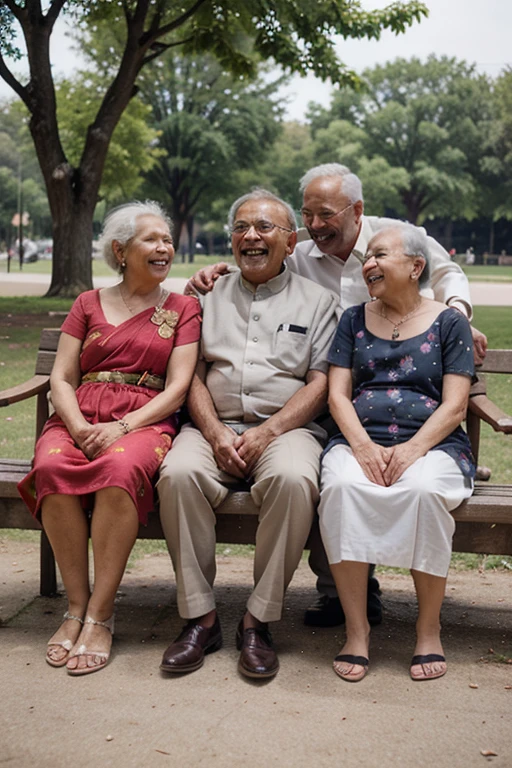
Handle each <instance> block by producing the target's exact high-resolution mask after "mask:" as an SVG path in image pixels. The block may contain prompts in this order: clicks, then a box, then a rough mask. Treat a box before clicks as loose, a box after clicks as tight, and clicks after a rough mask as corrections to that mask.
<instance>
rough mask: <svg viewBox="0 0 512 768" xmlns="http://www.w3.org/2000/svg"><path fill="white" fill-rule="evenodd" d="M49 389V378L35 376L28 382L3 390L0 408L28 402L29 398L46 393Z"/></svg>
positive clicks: (39, 375)
mask: <svg viewBox="0 0 512 768" xmlns="http://www.w3.org/2000/svg"><path fill="white" fill-rule="evenodd" d="M49 389H50V377H49V376H47V375H44V376H43V375H41V374H37V375H36V376H32V378H31V379H29V380H28V381H25V382H23V384H18V385H17V386H16V387H11V388H10V389H4V391H3V392H0V407H3V406H5V405H11V404H12V403H18V402H20V401H21V400H28V398H29V397H34V396H35V395H38V394H39V393H40V392H48V391H49Z"/></svg>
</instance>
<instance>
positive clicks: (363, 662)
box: [333, 653, 370, 683]
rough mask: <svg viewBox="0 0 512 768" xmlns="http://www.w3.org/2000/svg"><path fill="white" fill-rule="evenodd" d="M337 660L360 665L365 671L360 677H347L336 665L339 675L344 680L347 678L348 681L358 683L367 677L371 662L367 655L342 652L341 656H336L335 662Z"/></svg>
mask: <svg viewBox="0 0 512 768" xmlns="http://www.w3.org/2000/svg"><path fill="white" fill-rule="evenodd" d="M336 661H346V662H347V664H357V665H358V666H359V667H363V671H362V673H361V675H360V676H359V677H346V676H345V675H342V674H341V673H340V672H338V670H337V669H336V667H333V669H334V671H335V672H336V674H337V675H338V677H341V679H342V680H346V681H347V683H358V682H359V681H360V680H362V679H363V677H366V673H367V672H368V665H369V663H370V661H369V660H368V659H367V658H366V656H353V655H352V654H351V653H340V654H339V656H336V657H335V659H334V662H336Z"/></svg>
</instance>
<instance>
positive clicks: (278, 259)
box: [231, 200, 297, 285]
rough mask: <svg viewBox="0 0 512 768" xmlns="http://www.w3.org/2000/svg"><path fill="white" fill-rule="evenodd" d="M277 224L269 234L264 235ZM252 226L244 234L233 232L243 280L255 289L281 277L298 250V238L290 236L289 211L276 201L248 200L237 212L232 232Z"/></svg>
mask: <svg viewBox="0 0 512 768" xmlns="http://www.w3.org/2000/svg"><path fill="white" fill-rule="evenodd" d="M268 224H275V225H276V226H275V228H274V229H272V231H270V232H265V231H262V230H264V229H266V228H267V227H266V225H268ZM244 225H245V226H247V225H249V228H248V229H247V231H246V232H245V233H242V234H240V233H237V232H233V233H232V235H231V245H232V248H233V254H234V256H235V260H236V263H237V264H238V266H239V267H240V269H241V271H242V275H243V276H244V278H245V279H246V280H247V281H248V282H249V283H252V284H253V285H260V284H261V283H266V282H268V280H271V279H272V278H273V277H276V275H278V274H279V272H280V271H281V267H282V264H283V261H284V260H285V259H286V257H287V256H289V255H290V254H291V253H292V251H293V249H294V248H295V243H296V242H297V235H296V233H295V232H290V224H289V221H288V216H287V214H286V210H285V209H284V208H283V206H282V205H280V204H279V203H278V202H277V201H275V200H248V201H247V202H246V203H244V204H243V205H241V206H240V208H239V209H238V210H237V212H236V215H235V219H234V222H233V228H234V229H236V227H237V226H239V227H243V226H244Z"/></svg>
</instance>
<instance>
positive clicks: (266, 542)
mask: <svg viewBox="0 0 512 768" xmlns="http://www.w3.org/2000/svg"><path fill="white" fill-rule="evenodd" d="M230 226H231V230H232V245H233V252H234V255H235V258H236V261H237V263H238V265H239V267H240V272H236V273H231V274H229V275H226V276H224V277H222V278H220V279H219V280H218V282H217V285H216V287H215V290H214V291H212V292H211V293H209V294H208V295H207V296H206V297H205V298H204V307H203V336H202V358H203V359H202V361H201V363H200V366H199V369H198V371H197V374H196V376H195V378H194V381H193V383H192V387H191V390H190V394H189V399H188V407H189V411H190V415H191V418H192V420H193V423H194V426H191V425H189V426H186V427H185V428H184V429H183V430H182V432H181V433H180V435H179V436H178V437H177V439H176V441H175V443H174V446H173V448H172V450H171V451H170V452H169V455H168V457H166V459H165V461H164V464H163V465H162V468H161V472H160V481H159V483H158V491H159V494H160V514H161V519H162V526H163V529H164V533H165V536H166V540H167V544H168V547H169V551H170V553H171V557H172V560H173V564H174V568H175V572H176V581H177V589H178V609H179V611H180V615H181V616H182V617H183V618H185V619H188V623H187V624H186V626H185V628H184V630H183V631H182V633H181V634H180V635H179V636H178V638H177V639H176V640H175V641H174V642H173V643H171V645H170V646H169V648H168V649H167V650H166V652H165V653H164V657H163V661H162V665H161V669H163V670H164V671H167V672H191V671H193V670H195V669H198V668H199V667H200V666H201V665H202V663H203V660H204V655H205V653H209V652H211V651H214V650H217V649H218V648H220V646H221V643H222V636H221V630H220V624H219V620H218V617H217V613H216V610H215V599H214V594H213V582H214V578H215V515H214V510H215V509H216V508H217V507H218V506H219V505H220V504H221V503H222V501H223V500H224V499H225V497H226V494H227V493H228V489H229V486H230V484H233V483H235V482H237V481H239V479H240V478H245V479H248V480H249V481H250V489H251V495H252V498H253V500H254V502H255V504H256V506H257V507H258V508H259V510H260V514H259V524H258V531H257V535H256V552H255V557H254V581H255V584H254V589H253V592H252V594H251V596H250V597H249V600H248V603H247V611H246V613H245V615H244V617H243V618H242V620H241V622H240V624H239V627H238V630H237V636H236V642H237V647H238V649H239V650H240V651H241V654H240V659H239V664H238V668H239V671H240V672H241V673H242V674H244V675H246V676H248V677H254V678H265V677H272V676H273V675H275V674H276V673H277V671H278V669H279V662H278V659H277V655H276V653H275V651H274V649H273V646H272V638H271V636H270V633H269V631H268V626H267V622H269V621H277V620H278V619H280V617H281V612H282V604H283V598H284V594H285V591H286V588H287V586H288V584H289V582H290V580H291V578H292V576H293V573H294V571H295V569H296V567H297V564H298V562H299V560H300V557H301V554H302V550H303V547H304V544H305V542H306V539H307V536H308V533H309V529H310V527H311V522H312V520H313V515H314V511H315V505H316V502H317V499H318V468H319V458H320V453H321V445H320V443H319V442H318V440H317V436H321V435H320V434H319V428H318V427H317V426H316V425H315V424H314V423H313V420H314V418H315V417H316V416H317V415H318V413H319V412H320V411H321V410H322V408H323V407H324V406H325V399H326V393H327V377H326V372H327V362H326V358H327V352H328V349H329V342H330V339H331V337H332V335H333V332H334V330H335V327H336V306H337V297H335V296H334V295H333V294H331V293H330V292H329V291H327V290H325V289H324V288H321V287H320V286H318V285H316V284H314V283H312V282H310V281H309V280H307V279H305V278H303V277H300V276H298V275H295V274H293V273H292V272H291V271H290V270H289V269H288V268H287V267H285V266H284V263H283V262H284V260H285V258H286V257H287V256H288V255H290V253H291V252H292V251H293V248H294V246H295V242H296V234H295V230H296V223H295V217H294V214H293V211H292V210H291V208H289V206H287V205H286V204H285V203H283V202H282V201H281V200H279V199H278V198H276V197H275V196H273V195H271V194H270V193H268V192H266V191H264V190H257V191H255V192H252V193H250V194H249V195H245V196H244V197H243V198H241V199H240V200H238V201H237V202H236V203H235V204H234V206H233V207H232V209H231V212H230Z"/></svg>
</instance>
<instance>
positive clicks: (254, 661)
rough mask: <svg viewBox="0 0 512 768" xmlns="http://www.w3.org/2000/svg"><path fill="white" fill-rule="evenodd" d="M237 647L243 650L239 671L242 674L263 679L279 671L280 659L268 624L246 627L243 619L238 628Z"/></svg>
mask: <svg viewBox="0 0 512 768" xmlns="http://www.w3.org/2000/svg"><path fill="white" fill-rule="evenodd" d="M236 647H237V648H238V650H239V651H241V653H240V659H239V661H238V671H239V672H240V673H241V674H242V675H245V676H246V677H252V678H256V679H260V680H263V679H265V678H267V677H274V676H275V675H277V673H278V672H279V659H278V658H277V654H276V652H275V650H274V644H273V642H272V635H271V634H270V632H269V629H268V624H263V623H262V624H260V626H259V627H251V628H250V629H244V620H243V619H242V620H241V622H240V624H239V625H238V629H237V630H236Z"/></svg>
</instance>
